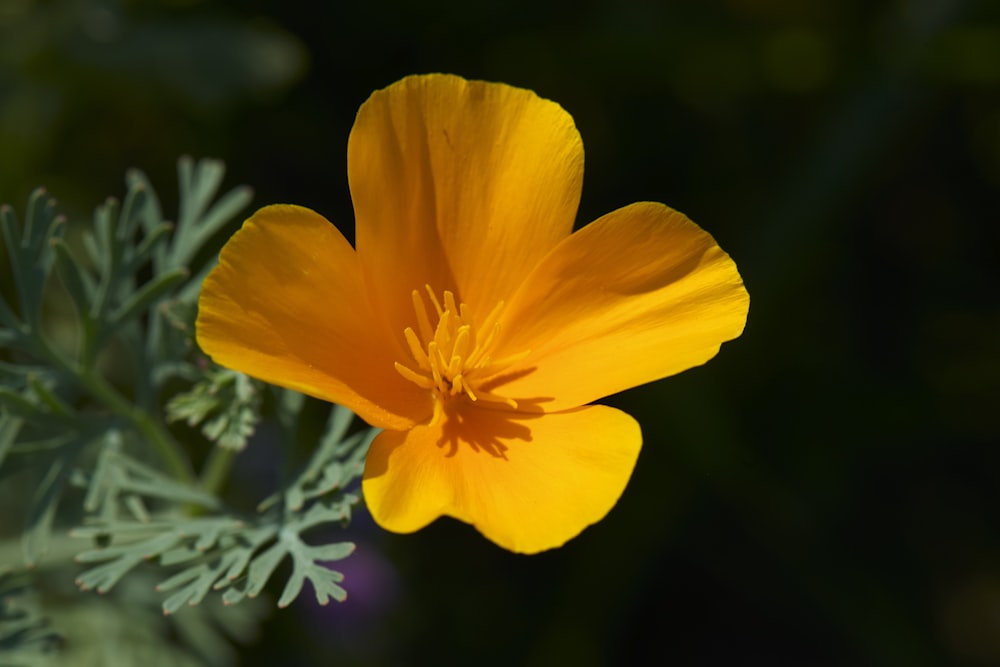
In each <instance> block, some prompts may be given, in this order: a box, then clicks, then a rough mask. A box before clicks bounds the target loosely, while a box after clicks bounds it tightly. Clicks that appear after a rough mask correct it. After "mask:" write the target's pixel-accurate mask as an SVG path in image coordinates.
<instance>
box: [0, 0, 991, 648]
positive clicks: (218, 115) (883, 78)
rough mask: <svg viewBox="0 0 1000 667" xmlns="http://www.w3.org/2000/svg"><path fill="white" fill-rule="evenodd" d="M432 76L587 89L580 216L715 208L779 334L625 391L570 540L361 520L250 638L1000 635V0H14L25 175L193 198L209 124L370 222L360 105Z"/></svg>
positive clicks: (579, 641)
mask: <svg viewBox="0 0 1000 667" xmlns="http://www.w3.org/2000/svg"><path fill="white" fill-rule="evenodd" d="M429 71H446V72H453V73H457V74H461V75H464V76H466V77H469V78H484V79H490V80H498V81H504V82H507V83H511V84H515V85H518V86H523V87H528V88H531V89H534V90H535V91H536V92H538V93H539V94H540V95H542V96H543V97H547V98H549V99H553V100H556V101H558V102H559V103H560V104H561V105H563V106H564V107H565V108H566V109H567V110H568V111H569V112H570V113H571V114H572V115H573V116H574V118H575V120H576V123H577V125H578V127H579V129H580V132H581V134H582V136H583V139H584V144H585V146H586V150H587V170H586V178H585V183H584V193H583V201H582V205H581V209H580V216H579V220H580V223H581V224H583V223H585V222H587V221H589V220H591V219H594V218H596V217H598V216H599V215H601V214H603V213H605V212H608V211H610V210H612V209H615V208H617V207H619V206H622V205H625V204H628V203H631V202H633V201H638V200H654V201H662V202H665V203H668V204H670V205H672V206H674V207H676V208H678V209H680V210H682V211H684V212H685V213H687V214H688V215H689V216H691V217H692V218H693V219H694V220H695V221H697V222H699V223H700V224H701V225H702V226H704V227H705V228H707V229H708V230H710V231H711V232H712V233H713V234H714V235H715V236H716V238H717V239H718V241H719V242H720V244H721V245H722V246H723V247H724V248H725V249H726V250H727V251H728V252H729V253H730V254H731V255H732V256H733V257H734V258H735V259H736V261H737V263H738V265H739V267H740V269H741V271H742V273H743V276H744V278H745V281H746V284H747V286H748V288H749V290H750V293H751V297H752V298H751V302H752V305H751V313H750V319H749V322H748V325H747V329H746V333H745V334H744V335H743V337H742V338H740V339H739V340H737V341H735V342H732V343H728V344H726V345H725V346H724V347H723V349H722V351H721V353H720V354H719V356H718V357H717V358H716V359H715V360H713V361H712V362H711V363H709V364H708V365H707V366H704V367H702V368H698V369H694V370H691V371H688V372H686V373H684V374H682V375H680V376H677V377H674V378H670V379H667V380H664V381H661V382H659V383H656V384H654V385H651V386H645V387H641V388H638V389H635V390H632V391H630V392H627V393H625V394H623V395H620V396H616V397H612V398H611V399H608V401H607V402H609V403H611V404H614V405H617V406H620V407H622V408H624V409H626V410H627V411H629V412H631V413H632V414H634V415H635V416H636V417H637V418H638V419H639V421H640V422H641V423H642V425H643V429H644V432H645V445H644V449H643V452H642V455H641V457H640V460H639V464H638V467H637V469H636V472H635V474H634V477H633V479H632V481H631V483H630V485H629V487H628V489H627V490H626V492H625V494H624V496H623V497H622V499H621V501H620V502H619V503H618V505H617V506H616V508H615V509H614V510H613V511H612V512H611V514H610V515H609V516H608V517H607V518H606V519H605V520H604V521H603V522H601V523H600V524H598V525H596V526H594V527H592V528H590V529H589V530H587V531H585V532H584V534H583V535H581V536H580V537H579V538H578V539H576V540H574V541H572V542H571V543H570V544H568V545H567V546H566V547H564V548H562V549H559V550H556V551H553V552H549V553H545V554H543V555H539V556H535V557H521V556H516V555H511V554H508V553H505V552H503V551H501V550H499V549H497V548H496V547H494V546H493V545H491V544H490V543H488V542H487V541H485V540H483V539H482V538H480V537H479V536H478V535H477V534H476V533H475V531H473V530H472V529H470V528H468V527H466V526H463V525H460V524H458V523H456V522H452V521H439V522H438V523H436V524H434V525H433V526H432V527H430V528H428V529H427V530H424V531H422V532H420V533H418V534H416V535H413V536H396V535H388V534H384V533H381V532H380V531H379V530H377V529H375V528H374V527H373V526H372V525H371V524H370V522H369V521H366V520H365V519H364V518H362V519H360V520H358V521H357V522H356V523H355V524H354V527H353V528H352V533H351V536H352V537H354V538H355V539H356V540H357V541H358V542H359V545H360V547H359V552H358V553H357V554H356V555H355V556H354V557H352V558H351V559H349V560H348V561H346V562H345V564H344V567H345V571H346V573H347V575H348V579H347V581H346V587H347V588H348V590H349V592H350V597H349V599H348V601H347V602H346V603H344V604H343V605H341V606H339V607H337V608H326V609H321V608H318V607H316V606H315V605H313V604H311V603H310V602H309V600H308V599H306V598H308V596H305V597H304V598H303V599H302V600H300V601H299V602H297V603H296V604H295V605H293V607H292V608H290V609H287V610H284V611H281V612H276V613H275V614H274V615H273V616H272V617H271V618H270V620H268V621H267V622H266V624H265V625H264V626H263V628H262V630H261V632H260V634H259V637H258V639H257V640H256V641H255V642H253V643H252V644H250V645H249V646H247V647H245V648H244V649H243V655H242V664H246V665H277V664H281V665H289V666H291V665H318V664H339V665H409V664H413V665H448V664H476V665H494V664H495V665H512V664H524V665H557V664H558V665H565V664H568V665H575V666H588V665H619V664H621V665H624V664H629V665H653V664H670V665H693V666H702V665H704V666H714V665H728V664H740V665H817V666H827V665H830V666H833V665H838V666H839V665H913V666H921V665H959V666H963V665H969V666H978V665H997V664H1000V485H998V480H1000V451H998V447H1000V224H998V223H1000V219H998V208H1000V207H998V192H1000V3H996V2H993V1H991V0H981V1H976V0H965V1H963V0H896V1H882V2H873V1H870V0H727V1H722V0H685V1H673V2H667V1H660V2H657V1H655V0H621V1H619V2H595V1H587V0H574V1H573V2H569V1H568V0H552V1H547V0H530V1H529V0H507V1H506V2H502V3H501V2H473V1H472V0H464V1H463V0H425V1H424V2H420V3H417V2H411V1H407V0H364V1H362V0H358V1H356V2H341V1H336V2H296V1H295V0H200V1H199V0H147V1H143V2H140V1H139V0H131V1H128V0H49V1H44V0H2V2H0V201H4V202H8V203H12V204H14V205H15V206H17V207H22V206H23V202H24V201H25V200H26V198H27V195H28V193H29V192H30V190H31V188H33V187H34V186H36V185H39V184H44V185H46V186H47V187H48V188H49V189H50V190H51V191H52V192H53V193H54V194H55V195H56V196H57V197H58V198H59V199H60V201H61V203H62V205H63V207H64V208H65V209H66V210H67V211H69V212H70V214H71V215H81V216H82V215H87V214H88V213H89V211H90V210H91V208H92V207H93V206H94V205H96V204H97V203H99V202H100V201H101V200H102V199H103V198H104V197H105V196H106V195H108V194H113V193H114V194H119V195H120V194H121V193H122V191H123V188H124V186H123V181H122V175H123V173H124V171H125V169H126V168H128V167H132V166H137V167H141V168H142V169H144V170H145V171H146V172H147V173H149V174H150V176H151V178H152V180H153V182H154V183H157V184H159V187H160V190H161V193H162V194H163V195H164V198H165V199H167V200H168V201H169V200H170V197H171V193H172V192H173V190H172V189H171V188H172V187H173V185H172V184H173V183H175V182H176V179H175V175H174V170H175V164H176V160H177V158H178V156H179V155H180V154H182V153H186V154H191V155H194V156H196V157H200V156H213V157H219V158H222V159H224V160H225V161H226V163H227V165H228V167H229V172H228V176H227V181H228V182H229V183H230V184H231V185H235V184H239V183H246V184H249V185H251V186H253V187H254V188H255V191H256V200H255V204H257V205H263V204H267V203H274V202H291V203H298V204H303V205H306V206H310V207H312V208H315V209H317V210H319V211H321V212H323V213H325V214H326V215H327V216H328V217H330V218H331V219H332V220H334V221H336V222H337V223H338V224H339V225H340V226H341V227H342V228H343V229H345V230H347V231H349V230H350V228H351V224H352V221H351V218H352V213H351V206H350V197H349V193H348V188H347V182H346V175H345V154H346V142H347V136H348V132H349V130H350V127H351V123H352V120H353V116H354V113H355V112H356V110H357V107H358V106H359V104H360V103H361V102H362V101H364V99H365V98H366V97H367V96H368V94H369V93H370V92H371V91H372V90H374V89H376V88H381V87H383V86H385V85H387V84H389V83H391V82H393V81H395V80H396V79H398V78H400V77H402V76H404V75H406V74H410V73H416V72H429ZM168 209H169V206H168Z"/></svg>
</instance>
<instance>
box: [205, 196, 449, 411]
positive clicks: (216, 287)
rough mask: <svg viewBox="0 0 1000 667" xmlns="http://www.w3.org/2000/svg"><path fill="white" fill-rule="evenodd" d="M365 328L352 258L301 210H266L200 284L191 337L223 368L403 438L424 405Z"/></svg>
mask: <svg viewBox="0 0 1000 667" xmlns="http://www.w3.org/2000/svg"><path fill="white" fill-rule="evenodd" d="M372 320H373V318H372V314H371V308H370V307H369V305H368V301H367V298H366V296H365V292H364V289H363V287H362V283H361V272H360V270H359V268H358V259H357V255H356V254H355V252H354V249H353V248H352V247H351V245H350V244H349V243H348V242H347V241H346V240H345V239H344V237H343V236H342V235H341V234H340V232H339V231H337V228H336V227H334V226H333V225H332V224H330V222H329V221H327V220H326V219H325V218H323V217H322V216H321V215H319V214H318V213H315V212H313V211H310V210H309V209H306V208H302V207H298V206H283V205H282V206H268V207H266V208H263V209H261V210H259V211H257V213H255V214H254V215H253V216H252V217H251V218H250V219H249V220H247V221H246V223H244V225H243V228H242V229H240V231H238V232H237V233H236V234H235V235H234V236H233V237H232V238H231V239H230V240H229V242H228V243H226V245H225V247H224V248H223V249H222V253H221V254H220V256H219V264H218V266H216V267H215V268H214V269H213V270H212V272H211V273H210V274H209V275H208V277H207V278H206V279H205V282H204V284H203V286H202V291H201V296H200V298H199V301H198V322H197V337H198V344H199V345H200V346H201V348H202V349H203V350H204V351H205V352H206V353H207V354H208V355H209V356H210V357H212V359H214V360H215V361H216V362H217V363H219V364H221V365H223V366H226V367H229V368H233V369H236V370H239V371H241V372H244V373H246V374H248V375H252V376H254V377H257V378H260V379H262V380H265V381H267V382H271V383H273V384H277V385H281V386H284V387H289V388H291V389H295V390H298V391H301V392H304V393H306V394H310V395H312V396H315V397H317V398H321V399H324V400H327V401H333V402H336V403H340V404H342V405H345V406H347V407H349V408H351V409H352V410H354V412H356V413H357V414H358V415H359V416H360V417H361V418H362V419H364V420H365V421H367V422H368V423H370V424H373V425H375V426H380V427H384V428H407V427H409V426H411V425H412V424H413V423H414V422H415V421H418V420H421V419H424V418H426V417H428V416H429V415H430V413H431V407H432V406H431V404H430V399H429V396H428V395H427V392H424V391H420V390H419V389H418V388H417V387H416V386H415V385H413V384H412V383H410V382H407V381H406V380H404V379H403V378H402V377H400V375H399V374H398V373H397V372H396V370H395V368H394V366H393V358H392V357H391V350H392V347H391V346H390V344H389V343H388V342H387V341H385V340H384V337H382V336H381V335H380V334H379V331H378V330H377V329H376V328H374V327H372Z"/></svg>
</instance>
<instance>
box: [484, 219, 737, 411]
mask: <svg viewBox="0 0 1000 667" xmlns="http://www.w3.org/2000/svg"><path fill="white" fill-rule="evenodd" d="M749 304H750V297H749V295H748V294H747V291H746V289H745V288H744V286H743V281H742V279H741V278H740V275H739V272H738V271H737V270H736V265H735V264H734V263H733V261H732V259H730V258H729V256H728V255H727V254H726V253H725V252H723V251H722V249H721V248H719V246H718V245H717V244H716V242H715V240H714V239H713V238H712V237H711V236H710V235H709V234H708V233H707V232H705V231H704V230H702V229H701V228H700V227H698V226H697V225H695V224H694V223H693V222H691V221H690V220H688V219H687V217H685V216H684V215H682V214H681V213H678V212H677V211H674V210H672V209H670V208H667V207H666V206H663V205H662V204H655V203H648V202H646V203H638V204H633V205H631V206H627V207H625V208H622V209H619V210H617V211H614V212H612V213H609V214H608V215H605V216H604V217H602V218H600V219H598V220H596V221H594V222H592V223H591V224H589V225H587V226H586V227H584V228H583V229H581V230H579V231H578V232H576V233H575V234H573V235H572V236H571V237H569V238H568V239H566V240H565V241H564V242H563V243H561V244H560V245H559V246H558V247H557V248H556V249H555V250H553V252H552V253H551V254H550V255H549V256H548V257H547V258H546V259H545V260H544V261H543V262H541V263H540V264H539V265H538V267H537V268H536V269H535V271H534V272H533V273H532V274H531V275H530V276H528V278H527V279H526V280H525V281H524V283H523V284H522V285H521V289H520V290H519V291H518V292H517V294H516V295H515V297H514V298H513V299H512V300H511V304H510V307H509V310H508V311H507V313H506V315H505V317H504V321H503V329H502V333H501V340H500V342H499V343H498V347H500V348H501V350H502V351H501V352H500V353H498V354H499V355H501V356H502V355H504V354H510V353H515V352H519V351H524V350H530V351H531V353H530V355H529V356H528V357H527V358H525V359H524V361H523V362H522V363H521V364H520V369H519V370H518V371H516V372H512V373H511V374H510V376H509V381H507V382H503V383H501V382H498V383H497V384H498V385H500V388H497V389H495V391H497V392H498V393H500V394H502V395H504V396H511V397H513V398H515V399H518V400H523V401H524V403H525V405H537V406H539V407H541V408H542V409H544V410H547V411H548V410H562V409H565V408H567V407H572V406H576V405H583V404H585V403H589V402H591V401H593V400H596V399H599V398H602V397H604V396H608V395H610V394H613V393H616V392H619V391H622V390H624V389H628V388H630V387H635V386H638V385H640V384H644V383H646V382H651V381H653V380H657V379H660V378H663V377H666V376H668V375H673V374H674V373H679V372H680V371H683V370H685V369H688V368H691V367H693V366H697V365H699V364H702V363H704V362H706V361H707V360H709V359H710V358H712V357H713V356H715V354H716V353H717V352H718V351H719V346H720V345H721V344H722V343H723V342H724V341H727V340H731V339H733V338H736V337H737V336H739V335H740V333H742V331H743V326H744V324H745V323H746V317H747V309H748V308H749Z"/></svg>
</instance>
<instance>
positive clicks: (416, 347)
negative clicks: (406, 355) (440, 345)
mask: <svg viewBox="0 0 1000 667" xmlns="http://www.w3.org/2000/svg"><path fill="white" fill-rule="evenodd" d="M403 337H404V338H406V344H407V345H409V346H410V354H412V355H413V360H414V361H416V362H417V365H419V366H420V368H422V369H424V370H425V371H426V370H430V367H431V366H430V363H429V362H428V360H427V354H426V353H425V352H424V347H423V345H421V344H420V339H419V338H417V334H416V333H414V331H413V329H411V328H410V327H406V328H405V329H403Z"/></svg>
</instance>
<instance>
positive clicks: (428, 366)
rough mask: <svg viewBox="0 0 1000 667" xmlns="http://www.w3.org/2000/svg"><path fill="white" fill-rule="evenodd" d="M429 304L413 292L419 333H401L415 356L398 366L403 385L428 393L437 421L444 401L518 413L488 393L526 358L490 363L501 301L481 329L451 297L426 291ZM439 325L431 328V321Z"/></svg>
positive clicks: (512, 403)
mask: <svg viewBox="0 0 1000 667" xmlns="http://www.w3.org/2000/svg"><path fill="white" fill-rule="evenodd" d="M424 287H425V290H426V292H427V297H428V301H429V303H430V306H431V307H428V305H427V301H425V300H424V298H423V296H421V294H420V291H419V290H413V294H412V296H413V309H414V311H416V314H417V329H418V331H414V329H413V328H412V327H407V328H406V329H404V330H403V335H404V336H405V337H406V343H407V345H408V346H409V348H410V354H411V355H412V356H413V362H414V363H412V364H410V365H405V364H401V363H399V362H396V370H397V371H399V374H400V375H402V376H403V377H404V378H406V379H407V380H410V381H411V382H414V383H416V384H417V385H418V386H420V387H423V388H424V389H428V390H430V391H431V393H432V394H433V396H434V398H435V399H436V400H435V418H436V417H437V416H438V415H439V412H440V409H441V407H442V402H443V401H445V400H449V399H453V398H460V397H463V396H464V397H467V398H468V399H469V400H471V401H473V402H479V403H499V404H502V405H505V406H507V407H510V408H514V409H516V408H517V401H515V400H514V399H512V398H507V397H504V396H498V395H497V394H494V393H493V392H491V391H489V390H488V389H487V388H486V387H488V386H489V382H490V380H492V379H495V378H496V377H497V375H499V374H500V373H501V372H502V371H503V370H504V369H505V368H507V367H508V366H510V364H512V363H514V362H515V361H518V360H519V359H522V358H524V357H525V356H527V353H522V354H517V355H514V356H511V357H506V358H504V359H499V360H497V359H494V358H493V356H492V354H491V352H492V348H493V345H494V342H495V341H496V339H497V334H498V333H499V332H500V321H499V320H500V313H501V312H502V311H503V306H504V302H503V301H500V302H499V303H497V305H496V306H494V308H493V310H491V311H490V313H489V315H487V316H486V319H485V320H483V322H482V323H481V324H478V325H477V324H475V323H474V322H473V321H472V317H471V313H470V312H469V308H468V306H467V305H466V304H464V303H462V304H459V303H457V302H456V301H455V295H454V294H453V293H452V292H449V291H445V292H444V300H443V303H442V302H441V301H438V298H437V297H436V296H435V295H434V291H433V290H432V289H431V286H430V285H425V286H424ZM435 317H436V318H437V325H436V326H432V322H434V318H435Z"/></svg>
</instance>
